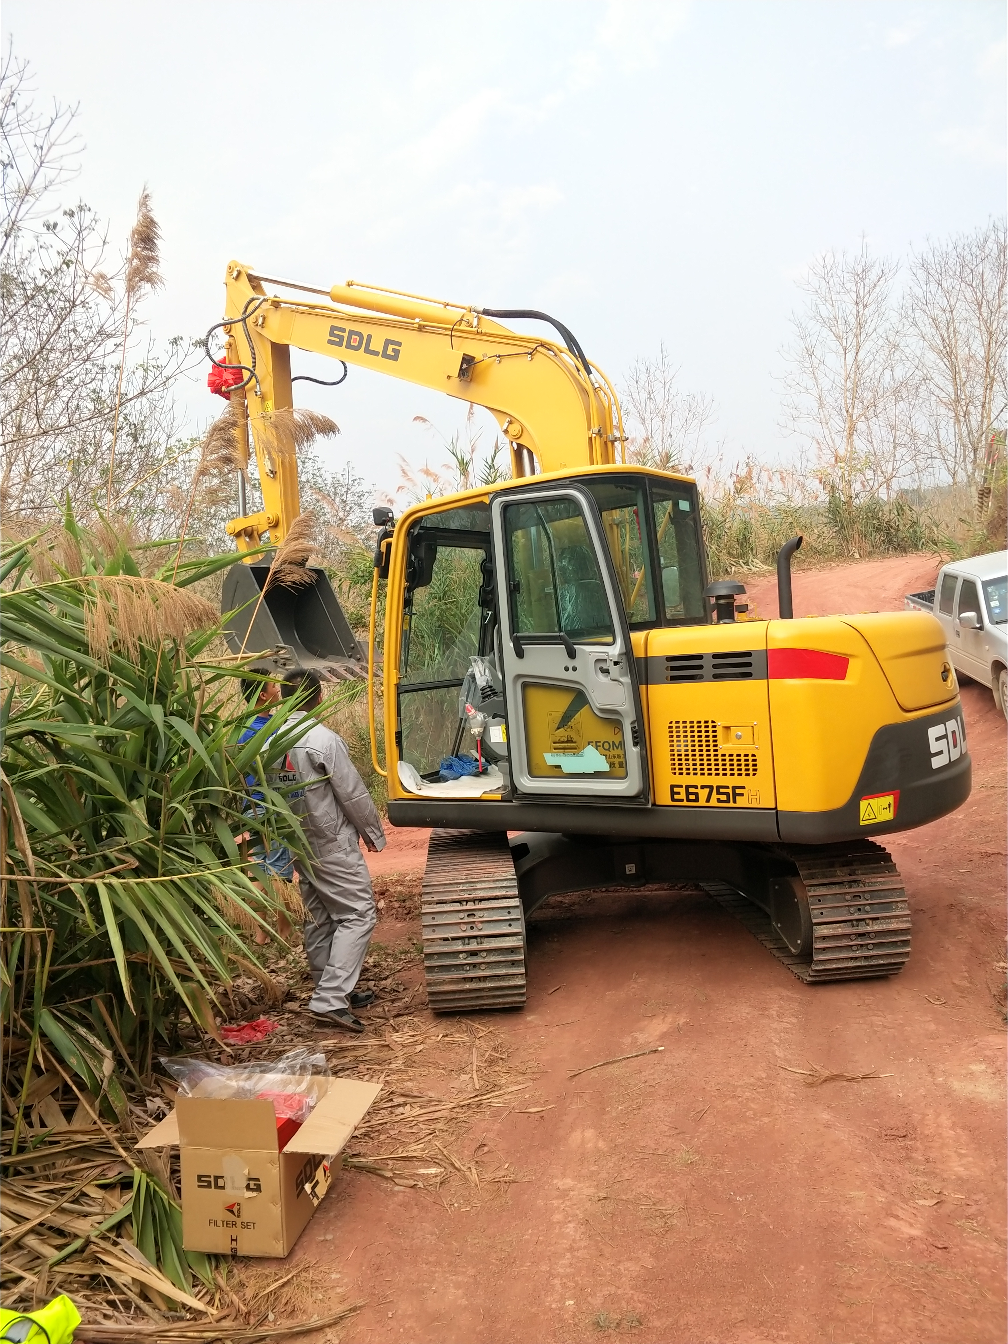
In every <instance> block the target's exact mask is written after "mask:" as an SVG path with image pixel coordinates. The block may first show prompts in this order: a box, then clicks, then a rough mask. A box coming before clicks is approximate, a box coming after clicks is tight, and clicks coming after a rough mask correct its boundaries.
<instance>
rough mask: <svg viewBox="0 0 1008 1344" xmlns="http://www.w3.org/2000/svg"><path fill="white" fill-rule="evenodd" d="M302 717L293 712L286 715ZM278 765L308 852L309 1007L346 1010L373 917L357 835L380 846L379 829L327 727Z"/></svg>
mask: <svg viewBox="0 0 1008 1344" xmlns="http://www.w3.org/2000/svg"><path fill="white" fill-rule="evenodd" d="M304 717H305V715H304V712H303V711H299V710H296V711H295V712H294V713H293V714H292V715H291V716H290V721H291V722H292V723H294V722H296V721H297V720H299V719H302V718H304ZM284 764H285V766H287V767H288V769H286V770H285V771H284V772H283V774H282V775H281V776H280V778H281V779H284V777H285V776H286V779H285V782H289V783H294V782H296V783H297V784H298V785H300V786H301V787H299V788H297V789H295V790H294V791H293V792H292V793H291V794H290V801H291V807H292V809H293V811H295V812H296V813H298V814H299V815H300V816H301V818H302V824H303V826H304V831H305V838H306V839H307V841H308V844H309V848H310V850H311V855H312V858H311V866H310V869H309V868H308V867H306V865H304V864H301V863H299V864H298V871H299V875H300V878H301V899H302V900H303V901H304V904H305V907H306V909H307V911H308V919H307V922H306V924H305V953H306V955H307V957H308V965H309V967H310V968H311V973H312V979H313V980H314V981H315V993H314V994H313V995H312V997H311V1001H310V1003H309V1005H308V1006H309V1008H310V1009H312V1010H313V1011H314V1012H323V1013H330V1012H335V1011H338V1010H345V1009H346V1008H347V1007H348V1003H349V995H350V991H351V990H352V989H353V988H354V986H355V985H356V984H357V980H358V978H359V976H360V972H361V967H362V966H363V964H364V955H365V953H366V952H367V947H368V942H369V940H370V938H371V930H372V929H373V928H374V926H375V920H376V917H377V916H376V911H375V903H374V892H373V891H372V889H371V875H370V873H369V872H368V868H367V864H366V863H365V862H364V856H363V854H362V853H361V852H360V847H359V845H358V843H357V842H358V839H359V837H361V836H363V837H364V840H365V843H366V844H367V846H368V848H369V849H384V847H385V832H384V831H383V830H382V824H381V818H380V817H379V816H378V809H377V808H376V807H375V805H374V803H373V802H372V800H371V795H370V794H369V793H368V791H367V787H366V786H365V784H364V781H363V780H362V779H361V777H360V775H359V774H358V773H357V770H356V768H355V767H354V764H353V762H352V761H351V759H350V753H349V752H348V751H347V747H346V743H345V742H344V741H343V739H342V738H341V737H338V736H337V734H336V733H334V732H332V730H331V729H329V728H325V727H323V725H322V724H320V723H316V724H314V725H313V726H312V728H311V729H309V731H308V733H307V734H306V736H305V737H303V738H302V739H301V741H300V742H299V743H298V744H297V746H296V747H292V748H291V749H290V751H289V752H288V753H287V761H286V762H285V763H284ZM291 774H293V775H294V776H295V777H296V778H295V779H292V778H290V775H291Z"/></svg>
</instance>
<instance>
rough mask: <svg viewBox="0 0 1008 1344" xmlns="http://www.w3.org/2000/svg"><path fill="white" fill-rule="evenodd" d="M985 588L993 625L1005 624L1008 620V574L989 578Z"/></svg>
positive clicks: (988, 612) (985, 597) (989, 614)
mask: <svg viewBox="0 0 1008 1344" xmlns="http://www.w3.org/2000/svg"><path fill="white" fill-rule="evenodd" d="M983 590H984V599H985V600H986V602H987V614H988V616H989V617H990V622H991V625H1004V624H1005V622H1006V621H1008V574H1002V575H1001V577H1000V578H999V579H988V581H987V582H986V583H985V584H984V586H983Z"/></svg>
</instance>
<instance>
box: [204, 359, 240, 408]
mask: <svg viewBox="0 0 1008 1344" xmlns="http://www.w3.org/2000/svg"><path fill="white" fill-rule="evenodd" d="M244 381H245V375H244V373H243V372H242V370H241V369H220V368H218V367H217V365H216V364H211V365H210V372H209V373H208V374H207V380H206V385H207V387H208V388H209V389H210V391H211V392H216V394H217V395H218V396H219V397H223V398H224V399H225V401H227V400H228V399H229V398H230V396H231V389H232V388H233V387H237V386H238V384H239V383H242V382H244Z"/></svg>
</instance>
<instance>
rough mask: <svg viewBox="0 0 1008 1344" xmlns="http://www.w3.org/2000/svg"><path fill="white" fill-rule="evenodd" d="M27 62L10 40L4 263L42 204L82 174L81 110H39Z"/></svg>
mask: <svg viewBox="0 0 1008 1344" xmlns="http://www.w3.org/2000/svg"><path fill="white" fill-rule="evenodd" d="M33 94H34V89H33V88H32V87H31V76H30V71H29V67H28V62H27V61H22V60H19V59H18V58H17V57H16V56H15V55H14V45H13V43H12V42H11V40H10V39H9V38H8V41H7V52H6V54H5V56H4V58H3V63H2V66H0V126H2V129H0V142H2V155H0V165H2V168H3V230H2V233H0V257H2V256H3V254H4V253H5V252H6V251H7V248H8V246H9V244H10V242H11V240H12V239H13V238H14V235H15V234H16V233H17V232H18V231H19V230H24V229H26V228H28V227H30V225H31V224H33V223H34V220H35V215H36V211H37V208H38V207H39V205H40V203H41V202H42V201H43V200H45V199H47V198H48V197H50V196H51V194H52V192H53V191H54V190H55V189H56V188H57V187H59V186H61V185H62V184H63V183H65V182H66V181H67V180H68V178H70V177H72V176H73V175H74V174H75V173H76V171H77V155H78V153H79V151H80V148H81V144H80V137H79V136H78V135H77V133H76V132H75V130H74V121H75V120H76V117H77V108H76V107H61V106H60V104H59V103H55V102H54V103H53V105H52V107H51V108H50V109H48V110H45V111H43V110H39V109H37V108H36V107H35V103H34V98H33Z"/></svg>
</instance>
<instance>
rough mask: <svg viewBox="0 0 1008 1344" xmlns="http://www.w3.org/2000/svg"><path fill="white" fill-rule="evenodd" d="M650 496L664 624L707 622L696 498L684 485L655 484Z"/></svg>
mask: <svg viewBox="0 0 1008 1344" xmlns="http://www.w3.org/2000/svg"><path fill="white" fill-rule="evenodd" d="M651 498H652V503H653V508H654V528H655V539H656V541H657V546H658V572H659V575H660V585H661V596H662V606H663V607H664V611H665V624H666V625H696V624H697V623H698V622H706V620H707V609H706V606H707V604H706V603H705V602H704V596H703V589H704V581H703V566H702V565H701V562H700V520H699V518H698V517H697V512H696V510H697V503H696V499H697V497H696V495H695V494H694V492H693V491H692V490H689V489H688V488H686V487H685V486H683V487H676V486H666V485H664V484H662V485H655V484H652V487H651Z"/></svg>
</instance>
